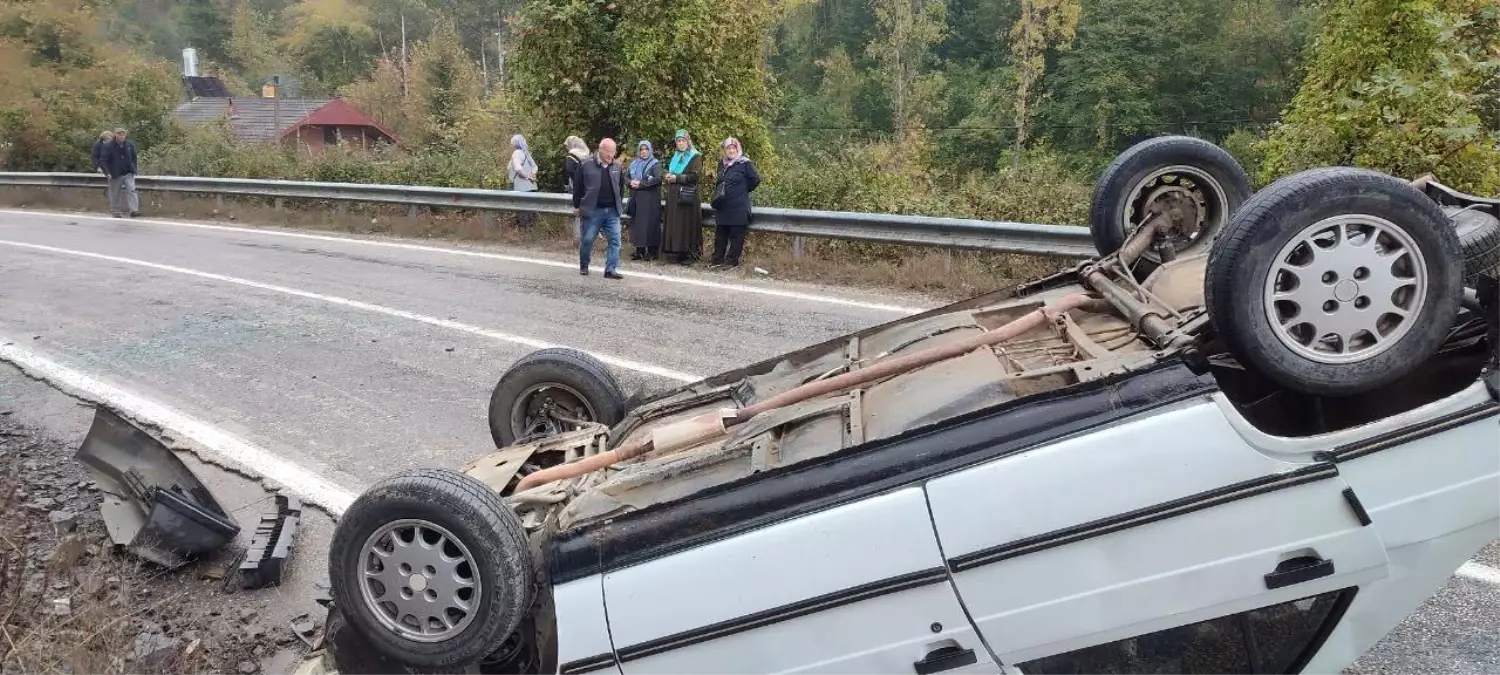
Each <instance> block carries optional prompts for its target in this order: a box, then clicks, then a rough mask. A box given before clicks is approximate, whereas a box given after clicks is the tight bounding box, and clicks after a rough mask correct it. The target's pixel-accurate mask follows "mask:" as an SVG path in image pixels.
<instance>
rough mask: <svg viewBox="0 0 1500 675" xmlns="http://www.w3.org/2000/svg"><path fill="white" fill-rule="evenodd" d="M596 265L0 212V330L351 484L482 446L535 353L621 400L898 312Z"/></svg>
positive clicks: (446, 461) (441, 462)
mask: <svg viewBox="0 0 1500 675" xmlns="http://www.w3.org/2000/svg"><path fill="white" fill-rule="evenodd" d="M100 256H106V257H100ZM599 262H600V261H597V260H596V263H595V269H594V270H593V274H592V275H590V276H587V277H583V276H579V275H578V273H577V271H576V265H573V266H566V265H565V266H564V267H563V268H558V267H552V266H545V265H540V264H535V263H529V262H517V261H510V260H503V259H496V258H483V257H473V256H464V255H454V254H451V253H445V252H430V251H424V250H412V249H402V248H392V247H377V246H370V245H367V244H362V243H358V242H349V241H341V240H329V239H328V238H324V239H307V238H301V237H289V236H277V235H275V234H267V233H262V232H258V231H247V230H239V229H228V228H225V229H204V228H185V227H174V226H170V225H158V224H150V223H141V222H133V221H126V220H111V219H98V218H83V217H51V216H46V217H44V216H34V215H14V214H11V213H0V336H4V337H5V338H9V339H12V340H16V341H18V342H21V343H26V342H27V341H29V344H23V346H24V347H25V348H27V349H34V350H37V351H40V352H42V353H46V354H48V355H49V356H51V357H54V358H58V359H60V360H64V361H66V362H67V363H68V364H69V365H70V366H72V367H74V368H77V369H79V370H82V371H85V372H88V373H90V374H93V375H95V376H103V377H105V378H108V379H110V380H112V381H114V382H116V383H122V384H123V383H128V384H129V387H130V388H131V389H134V390H137V391H138V392H141V393H143V394H144V395H147V396H150V397H151V398H153V399H155V400H157V401H162V402H165V403H168V404H169V405H170V406H172V407H173V408H176V409H179V410H182V411H184V412H185V413H186V414H188V415H191V416H193V417H195V418H197V419H199V420H203V421H205V422H207V423H209V424H213V425H215V426H218V427H221V428H225V429H227V430H229V431H230V432H231V433H235V434H237V435H239V436H240V437H241V438H244V439H246V440H248V441H250V442H251V443H254V444H256V445H258V446H261V447H264V448H267V449H269V450H271V451H272V452H275V453H277V454H280V455H282V456H284V457H288V458H290V459H292V460H293V461H295V462H296V463H298V464H301V465H303V466H306V467H308V468H310V469H312V470H313V471H315V472H317V473H319V474H322V475H324V476H327V477H329V478H330V479H332V480H333V481H334V482H337V483H340V484H343V485H347V486H351V487H355V488H357V487H358V486H362V485H367V484H369V483H371V482H373V481H375V480H378V479H379V478H381V477H383V476H386V475H389V474H391V473H393V472H397V471H401V470H405V469H409V468H417V467H422V466H433V465H438V466H455V467H456V466H458V465H459V464H461V463H462V462H464V461H466V460H468V459H470V458H472V457H473V456H474V455H475V454H476V453H477V452H480V451H484V450H486V449H493V443H492V441H491V440H490V438H489V432H488V427H487V426H486V421H485V414H486V406H487V405H488V401H489V395H490V392H491V390H492V389H493V387H494V385H495V382H496V380H497V379H498V378H499V377H500V375H501V373H502V372H503V371H504V370H505V368H506V366H507V365H509V364H510V363H511V362H513V361H515V360H516V359H518V358H520V357H521V356H524V355H525V354H527V353H529V352H531V351H533V350H534V349H535V348H536V346H537V344H538V343H547V344H557V345H564V346H569V347H577V348H580V349H585V350H588V351H590V352H595V353H600V354H604V355H607V356H611V357H617V358H616V359H615V360H616V361H617V363H616V364H614V365H615V366H616V367H615V368H614V370H615V371H616V372H617V374H618V375H619V376H620V378H621V380H622V382H623V384H624V385H625V386H626V387H627V389H634V390H638V391H655V390H660V389H663V388H666V387H671V386H675V385H678V384H681V383H682V380H684V379H687V380H688V381H691V380H693V379H696V378H697V377H701V376H705V375H710V374H713V373H716V372H722V371H724V370H728V369H731V368H734V367H737V366H741V365H747V364H750V363H753V362H756V361H759V360H761V359H765V358H768V357H771V356H775V355H777V354H780V353H782V352H785V351H787V350H790V349H795V348H798V347H802V346H806V345H809V344H813V343H816V342H819V341H822V340H826V339H829V338H832V337H836V336H838V335H841V334H844V333H847V332H849V331H852V330H856V329H859V328H863V327H866V326H870V325H874V324H878V323H881V322H883V321H888V320H890V319H892V318H895V317H898V316H900V315H901V313H900V312H899V311H892V309H890V308H878V307H870V306H862V305H850V304H841V303H836V302H829V301H822V300H816V299H804V298H799V297H784V296H773V295H765V294H763V293H756V292H745V291H741V290H735V289H734V288H731V287H712V286H709V287H705V286H701V285H692V284H684V283H672V282H666V281H662V280H658V279H651V278H640V277H639V275H637V274H632V272H633V270H632V269H631V268H630V267H628V266H626V267H624V268H623V272H624V273H625V274H627V275H629V276H627V278H626V279H625V280H623V281H612V280H605V279H604V278H603V277H602V274H601V271H600V269H599V267H598V265H599ZM204 275H210V276H204ZM214 276H218V277H228V278H229V280H226V279H223V278H214ZM692 278H693V279H704V280H708V279H719V280H723V278H722V277H710V276H708V275H695V276H693V277H692ZM246 282H248V283H252V284H258V285H260V286H251V285H247V284H246ZM265 286H270V287H273V288H270V289H268V288H265ZM756 288H765V286H764V285H761V286H757V287H756ZM776 289H777V290H778V291H783V292H794V293H807V292H816V290H817V289H811V291H809V289H806V288H803V287H791V286H783V285H777V286H776ZM294 293H301V295H298V294H294ZM850 297H851V294H849V293H847V292H845V293H842V294H841V299H843V300H847V299H849V298H850ZM866 300H869V301H870V302H871V303H872V304H890V303H891V302H892V301H891V300H890V299H889V298H883V299H882V298H874V299H866ZM905 300H912V299H909V298H908V299H905ZM338 301H356V302H358V303H363V305H362V306H350V305H349V304H347V303H340V302H338ZM853 301H854V302H856V303H858V302H860V299H854V300H853ZM381 310H392V311H396V312H399V313H402V314H406V315H415V316H416V317H418V318H419V319H421V320H417V319H414V318H413V317H412V316H403V315H393V314H391V313H385V312H382V311H381ZM620 363H624V364H626V366H633V367H620ZM662 371H665V374H664V373H663V372H662Z"/></svg>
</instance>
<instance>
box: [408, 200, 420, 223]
mask: <svg viewBox="0 0 1500 675" xmlns="http://www.w3.org/2000/svg"><path fill="white" fill-rule="evenodd" d="M406 219H407V220H410V221H411V222H413V223H415V222H417V205H416V204H411V205H409V206H407V207H406Z"/></svg>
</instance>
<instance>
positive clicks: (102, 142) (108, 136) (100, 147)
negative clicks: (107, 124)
mask: <svg viewBox="0 0 1500 675" xmlns="http://www.w3.org/2000/svg"><path fill="white" fill-rule="evenodd" d="M114 140H115V132H113V131H109V130H105V131H104V132H103V133H101V134H99V140H97V141H94V162H93V165H94V170H95V171H98V172H100V173H105V171H104V151H105V150H107V149H109V144H110V143H113V142H114Z"/></svg>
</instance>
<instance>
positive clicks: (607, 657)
mask: <svg viewBox="0 0 1500 675" xmlns="http://www.w3.org/2000/svg"><path fill="white" fill-rule="evenodd" d="M613 665H615V655H614V654H598V655H595V656H590V657H588V658H586V659H578V660H576V661H569V662H567V663H564V664H562V666H561V667H560V668H558V671H559V672H562V673H586V672H588V671H591V670H598V669H600V668H607V667H609V666H613Z"/></svg>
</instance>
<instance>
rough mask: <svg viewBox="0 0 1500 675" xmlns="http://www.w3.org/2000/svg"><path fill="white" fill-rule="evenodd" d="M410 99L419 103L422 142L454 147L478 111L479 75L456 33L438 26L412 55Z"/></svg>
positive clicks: (450, 26)
mask: <svg viewBox="0 0 1500 675" xmlns="http://www.w3.org/2000/svg"><path fill="white" fill-rule="evenodd" d="M411 68H412V73H413V75H414V79H413V82H412V92H411V99H412V100H413V101H416V102H419V103H418V105H419V106H420V108H419V109H420V115H421V117H420V119H422V120H423V124H422V129H421V138H420V140H421V142H422V143H424V144H429V145H432V144H435V145H438V146H440V147H447V148H454V147H457V145H458V142H459V140H460V136H461V135H462V134H463V131H464V122H465V121H466V120H468V119H469V118H470V116H471V115H472V114H473V113H474V112H476V111H478V109H479V94H480V83H479V73H478V72H477V70H478V69H477V68H475V67H474V62H472V61H470V60H469V56H468V54H467V53H465V52H464V49H463V45H462V44H460V42H459V39H458V31H457V30H456V29H455V28H454V27H453V24H451V23H447V22H444V23H440V24H438V26H437V28H436V29H435V30H433V32H432V35H431V36H430V37H429V38H428V39H427V40H426V41H424V42H421V43H419V44H417V46H416V49H415V50H414V51H413V54H412V65H411Z"/></svg>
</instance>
